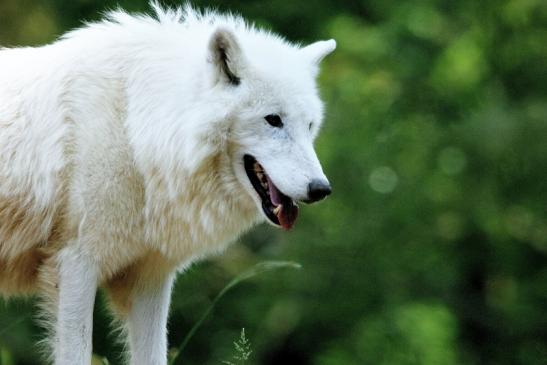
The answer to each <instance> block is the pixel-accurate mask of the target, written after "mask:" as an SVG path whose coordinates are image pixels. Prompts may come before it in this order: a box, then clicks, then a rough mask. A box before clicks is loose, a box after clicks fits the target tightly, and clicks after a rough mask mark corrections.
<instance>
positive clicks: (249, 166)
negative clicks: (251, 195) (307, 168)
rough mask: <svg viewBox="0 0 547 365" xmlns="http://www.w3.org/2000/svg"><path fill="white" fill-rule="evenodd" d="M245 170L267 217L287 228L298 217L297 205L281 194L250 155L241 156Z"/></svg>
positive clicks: (290, 226)
mask: <svg viewBox="0 0 547 365" xmlns="http://www.w3.org/2000/svg"><path fill="white" fill-rule="evenodd" d="M243 162H244V165H245V171H246V172H247V176H248V177H249V180H250V181H251V185H252V186H253V188H254V189H255V190H256V192H257V194H258V196H259V197H260V199H261V200H262V210H263V211H264V214H265V215H266V217H268V219H269V220H270V221H271V222H272V223H273V224H275V225H278V226H281V227H283V228H284V229H286V230H289V229H291V228H292V226H293V225H294V222H296V217H298V206H297V205H296V204H295V202H294V201H293V200H292V199H291V198H289V197H288V196H286V195H285V194H283V193H282V192H281V191H279V189H278V188H277V187H276V186H275V184H274V183H273V182H272V180H271V179H270V177H269V176H268V174H267V173H266V171H265V170H264V168H263V167H262V165H260V164H259V163H258V161H257V160H256V159H255V158H254V157H253V156H251V155H245V156H244V157H243Z"/></svg>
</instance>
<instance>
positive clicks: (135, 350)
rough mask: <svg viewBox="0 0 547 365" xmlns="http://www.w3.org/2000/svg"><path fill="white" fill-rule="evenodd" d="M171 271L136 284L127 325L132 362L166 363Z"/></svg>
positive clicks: (144, 363)
mask: <svg viewBox="0 0 547 365" xmlns="http://www.w3.org/2000/svg"><path fill="white" fill-rule="evenodd" d="M174 276H175V275H174V273H172V274H168V275H165V276H162V277H159V278H154V279H156V280H157V281H156V282H155V283H146V286H144V287H141V288H138V287H136V288H135V289H136V290H135V291H134V292H133V299H132V304H131V309H130V312H129V316H128V318H127V327H128V330H129V344H130V348H131V365H166V364H167V317H168V314H169V304H170V301H171V288H172V285H173V278H174Z"/></svg>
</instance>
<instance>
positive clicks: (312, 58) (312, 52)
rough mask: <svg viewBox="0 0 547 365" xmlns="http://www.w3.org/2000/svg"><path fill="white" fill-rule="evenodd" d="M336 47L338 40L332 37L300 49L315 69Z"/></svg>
mask: <svg viewBox="0 0 547 365" xmlns="http://www.w3.org/2000/svg"><path fill="white" fill-rule="evenodd" d="M335 49H336V41H335V40H334V39H330V40H328V41H319V42H315V43H312V44H310V45H309V46H306V47H304V48H302V49H300V53H301V54H302V56H303V57H305V58H306V59H307V60H308V62H309V63H310V64H311V65H312V66H313V67H314V69H315V68H316V67H317V66H319V63H320V62H321V60H323V58H325V57H326V56H328V55H329V54H330V53H332V52H333V51H334V50H335Z"/></svg>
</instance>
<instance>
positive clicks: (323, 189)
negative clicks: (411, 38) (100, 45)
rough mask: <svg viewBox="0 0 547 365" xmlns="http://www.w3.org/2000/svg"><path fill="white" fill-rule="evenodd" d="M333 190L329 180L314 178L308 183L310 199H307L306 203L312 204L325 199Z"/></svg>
mask: <svg viewBox="0 0 547 365" xmlns="http://www.w3.org/2000/svg"><path fill="white" fill-rule="evenodd" d="M331 192H332V189H331V187H330V184H329V182H328V181H327V180H320V179H313V180H312V181H311V182H310V183H309V184H308V199H307V200H306V203H310V204H311V203H315V202H318V201H320V200H323V199H325V198H326V197H327V196H328V195H330V193H331Z"/></svg>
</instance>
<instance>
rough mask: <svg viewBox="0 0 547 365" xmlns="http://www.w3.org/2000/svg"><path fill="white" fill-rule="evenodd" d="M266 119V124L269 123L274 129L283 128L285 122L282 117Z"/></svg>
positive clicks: (275, 115)
mask: <svg viewBox="0 0 547 365" xmlns="http://www.w3.org/2000/svg"><path fill="white" fill-rule="evenodd" d="M264 119H266V122H268V123H269V124H270V125H271V126H272V127H276V128H281V127H283V122H282V121H281V117H280V116H279V115H277V114H270V115H266V116H265V117H264Z"/></svg>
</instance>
